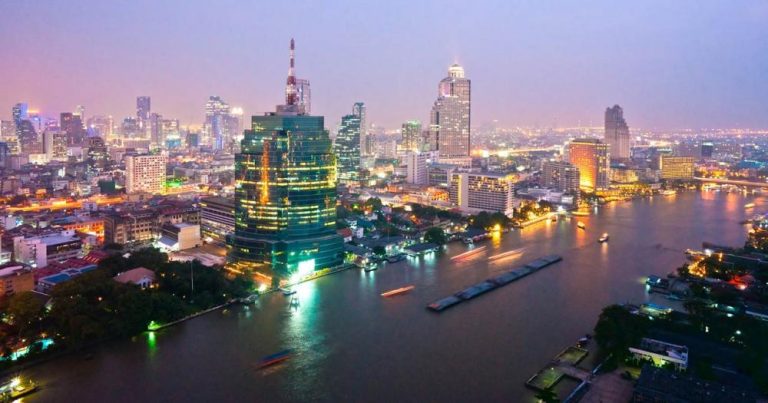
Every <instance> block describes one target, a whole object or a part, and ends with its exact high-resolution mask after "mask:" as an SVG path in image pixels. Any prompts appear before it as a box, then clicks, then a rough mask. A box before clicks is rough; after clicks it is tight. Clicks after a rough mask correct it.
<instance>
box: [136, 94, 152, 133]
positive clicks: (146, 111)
mask: <svg viewBox="0 0 768 403" xmlns="http://www.w3.org/2000/svg"><path fill="white" fill-rule="evenodd" d="M151 113H152V100H151V99H150V97H148V96H142V97H136V119H137V120H138V122H139V130H140V131H141V132H142V133H144V135H146V132H147V131H148V130H149V124H150V123H149V117H150V114H151Z"/></svg>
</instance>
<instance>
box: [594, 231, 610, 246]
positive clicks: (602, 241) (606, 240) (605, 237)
mask: <svg viewBox="0 0 768 403" xmlns="http://www.w3.org/2000/svg"><path fill="white" fill-rule="evenodd" d="M608 238H609V236H608V233H607V232H606V233H603V236H601V237H600V238H599V239H598V240H597V242H600V243H604V242H608Z"/></svg>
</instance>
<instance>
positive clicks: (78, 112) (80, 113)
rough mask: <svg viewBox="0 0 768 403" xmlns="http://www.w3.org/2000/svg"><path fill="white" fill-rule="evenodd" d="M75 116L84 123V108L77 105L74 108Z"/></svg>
mask: <svg viewBox="0 0 768 403" xmlns="http://www.w3.org/2000/svg"><path fill="white" fill-rule="evenodd" d="M74 114H75V115H77V116H80V121H81V122H85V106H83V105H77V106H76V107H75V113H74Z"/></svg>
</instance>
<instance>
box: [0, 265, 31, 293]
mask: <svg viewBox="0 0 768 403" xmlns="http://www.w3.org/2000/svg"><path fill="white" fill-rule="evenodd" d="M33 289H35V276H34V274H32V270H31V269H30V268H29V267H26V266H24V265H19V264H12V265H6V266H5V267H0V296H7V295H13V294H18V293H20V292H25V291H32V290H33Z"/></svg>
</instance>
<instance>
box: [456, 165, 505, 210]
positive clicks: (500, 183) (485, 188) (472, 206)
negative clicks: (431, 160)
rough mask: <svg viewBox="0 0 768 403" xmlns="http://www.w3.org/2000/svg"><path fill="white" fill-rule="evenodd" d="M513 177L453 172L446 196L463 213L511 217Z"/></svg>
mask: <svg viewBox="0 0 768 403" xmlns="http://www.w3.org/2000/svg"><path fill="white" fill-rule="evenodd" d="M516 182H517V177H516V176H515V175H506V174H497V173H470V172H454V173H452V174H451V175H450V182H449V184H448V194H449V198H450V200H451V203H453V204H454V205H456V206H457V207H459V208H460V209H461V210H463V211H465V212H474V211H489V212H502V213H504V214H507V215H511V214H512V211H513V209H514V207H515V183H516Z"/></svg>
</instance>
